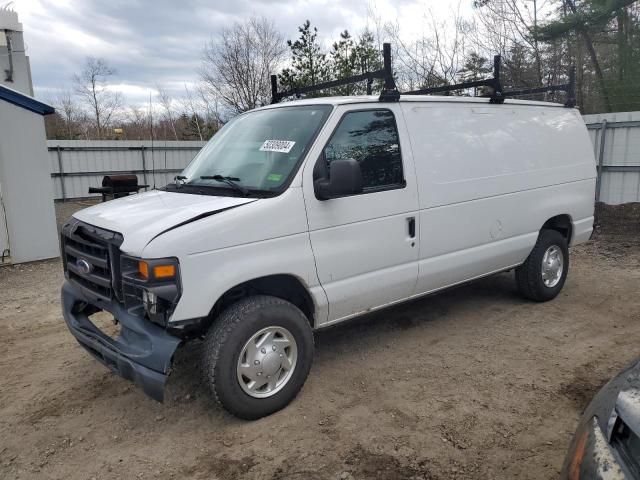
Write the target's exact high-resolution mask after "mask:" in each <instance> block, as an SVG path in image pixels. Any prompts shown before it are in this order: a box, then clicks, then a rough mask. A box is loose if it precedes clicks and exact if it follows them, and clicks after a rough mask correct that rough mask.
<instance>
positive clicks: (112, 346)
mask: <svg viewBox="0 0 640 480" xmlns="http://www.w3.org/2000/svg"><path fill="white" fill-rule="evenodd" d="M93 306H95V307H96V309H98V310H105V311H107V312H109V313H111V314H112V315H113V317H114V318H115V319H116V320H118V322H119V323H120V324H121V330H120V334H119V335H118V336H117V338H115V339H114V338H111V337H109V336H108V335H106V334H105V333H103V332H102V331H101V330H100V329H98V327H96V326H95V325H94V324H93V323H92V322H91V320H90V319H89V315H90V313H89V314H88V312H91V313H92V312H95V311H96V310H95V309H93V308H92V307H93ZM62 313H63V315H64V319H65V322H66V323H67V326H68V327H69V330H70V331H71V333H72V334H73V336H74V337H75V338H76V340H77V341H78V343H80V345H82V346H83V347H84V348H85V349H86V350H87V351H88V352H89V353H90V354H91V355H93V356H94V357H95V358H96V359H97V360H99V361H100V362H102V363H103V364H105V365H106V366H107V367H109V369H111V371H113V372H115V373H117V374H118V375H120V376H121V377H123V378H126V379H127V380H131V381H132V382H133V383H135V384H136V385H138V386H139V387H141V388H142V390H143V391H144V392H145V393H146V394H147V395H149V396H150V397H151V398H153V399H155V400H157V401H159V402H162V401H163V400H164V385H165V383H166V381H167V377H168V376H169V372H170V368H171V360H172V358H173V354H174V353H175V351H176V349H177V348H178V346H179V345H180V342H181V340H180V339H179V338H177V337H175V336H173V335H171V334H169V333H167V331H166V330H165V329H163V328H161V327H159V326H157V325H154V324H153V323H151V322H149V321H148V320H145V319H144V318H142V317H139V316H137V315H132V314H131V313H129V312H128V311H127V310H126V309H125V308H124V307H122V306H121V305H120V304H118V303H116V302H99V304H93V305H92V302H91V301H90V300H89V299H88V298H87V297H85V295H83V293H82V291H81V290H80V289H79V288H77V287H76V286H74V285H73V284H72V283H70V282H69V281H66V282H65V283H64V285H63V286H62Z"/></svg>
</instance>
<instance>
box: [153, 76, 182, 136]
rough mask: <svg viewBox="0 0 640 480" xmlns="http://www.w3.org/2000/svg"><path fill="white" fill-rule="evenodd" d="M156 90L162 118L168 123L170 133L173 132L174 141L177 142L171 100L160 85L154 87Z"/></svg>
mask: <svg viewBox="0 0 640 480" xmlns="http://www.w3.org/2000/svg"><path fill="white" fill-rule="evenodd" d="M156 90H157V92H158V99H159V100H160V105H162V109H163V110H164V118H165V120H166V121H167V122H169V126H170V127H171V131H172V132H173V136H174V137H175V139H176V140H178V132H177V131H176V120H175V116H174V112H173V99H172V98H171V96H170V95H169V94H168V93H167V91H166V90H164V89H163V88H162V87H161V86H160V85H156Z"/></svg>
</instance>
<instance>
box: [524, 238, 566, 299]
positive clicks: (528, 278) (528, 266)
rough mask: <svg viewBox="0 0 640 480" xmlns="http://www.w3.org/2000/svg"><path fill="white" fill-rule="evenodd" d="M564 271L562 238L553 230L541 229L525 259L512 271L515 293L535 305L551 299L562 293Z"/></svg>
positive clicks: (564, 254)
mask: <svg viewBox="0 0 640 480" xmlns="http://www.w3.org/2000/svg"><path fill="white" fill-rule="evenodd" d="M568 271H569V249H568V247H567V240H566V238H565V237H564V236H563V235H562V234H561V233H560V232H558V231H556V230H541V231H540V234H539V235H538V241H537V242H536V245H535V246H534V247H533V250H532V251H531V253H530V254H529V256H528V257H527V260H526V261H525V262H524V263H523V264H522V265H520V266H519V267H518V268H516V282H517V284H518V290H519V291H520V293H521V294H522V295H524V296H525V297H526V298H529V299H531V300H534V301H536V302H546V301H548V300H552V299H554V298H555V297H556V296H557V295H558V293H560V290H562V287H563V286H564V282H565V280H566V278H567V273H568Z"/></svg>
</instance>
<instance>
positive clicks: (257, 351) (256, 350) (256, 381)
mask: <svg viewBox="0 0 640 480" xmlns="http://www.w3.org/2000/svg"><path fill="white" fill-rule="evenodd" d="M297 360H298V347H297V345H296V341H295V339H294V338H293V335H292V334H291V332H289V330H287V329H286V328H283V327H267V328H263V329H262V330H260V331H259V332H257V333H256V334H255V335H253V336H252V337H251V338H250V339H249V341H248V342H247V343H246V344H245V345H244V347H243V349H242V351H241V352H240V357H239V358H238V368H237V372H238V382H239V383H240V387H241V388H242V390H244V392H245V393H246V394H247V395H251V396H252V397H255V398H266V397H270V396H271V395H274V394H276V393H277V392H279V391H280V390H282V388H283V387H284V386H285V385H286V384H287V383H288V382H289V380H290V379H291V374H292V373H293V371H294V369H295V368H296V361H297Z"/></svg>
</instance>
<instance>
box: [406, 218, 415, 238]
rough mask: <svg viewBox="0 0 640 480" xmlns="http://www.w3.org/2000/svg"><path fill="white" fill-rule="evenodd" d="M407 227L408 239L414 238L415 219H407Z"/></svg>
mask: <svg viewBox="0 0 640 480" xmlns="http://www.w3.org/2000/svg"><path fill="white" fill-rule="evenodd" d="M407 227H408V229H409V237H410V238H416V217H409V218H407Z"/></svg>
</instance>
